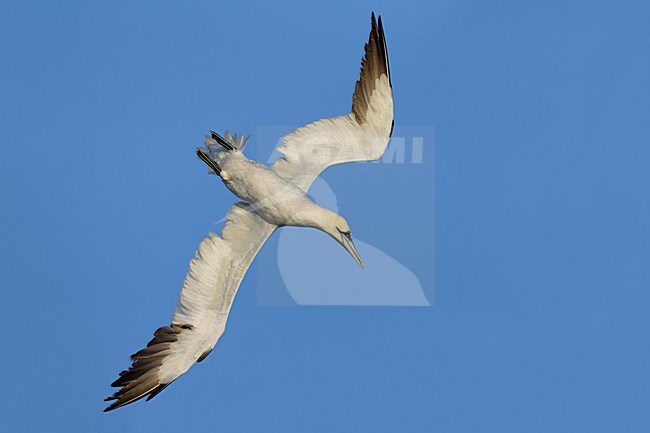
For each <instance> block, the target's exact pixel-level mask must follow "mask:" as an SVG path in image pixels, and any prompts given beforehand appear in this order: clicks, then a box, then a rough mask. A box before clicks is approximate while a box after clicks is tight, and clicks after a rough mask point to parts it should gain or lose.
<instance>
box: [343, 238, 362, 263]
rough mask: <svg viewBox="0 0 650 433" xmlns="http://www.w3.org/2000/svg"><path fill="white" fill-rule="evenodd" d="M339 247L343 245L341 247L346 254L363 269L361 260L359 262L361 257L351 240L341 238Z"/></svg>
mask: <svg viewBox="0 0 650 433" xmlns="http://www.w3.org/2000/svg"><path fill="white" fill-rule="evenodd" d="M341 245H343V247H344V248H345V249H346V250H348V253H350V255H351V256H352V257H353V258H354V260H355V261H356V262H357V263H358V264H359V266H361V267H362V268H363V260H361V256H360V255H359V252H358V251H357V247H355V246H354V242H353V241H352V238H348V237H346V236H341Z"/></svg>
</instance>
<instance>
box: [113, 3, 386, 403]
mask: <svg viewBox="0 0 650 433" xmlns="http://www.w3.org/2000/svg"><path fill="white" fill-rule="evenodd" d="M352 100H353V103H352V112H351V113H349V114H345V115H343V116H338V117H333V118H325V119H321V120H318V121H316V122H313V123H311V124H309V125H306V126H303V127H301V128H298V129H297V130H295V131H293V132H292V133H291V134H289V135H287V136H286V137H284V138H283V141H284V142H283V145H282V146H280V147H279V148H278V150H279V151H280V152H281V153H282V154H283V157H281V158H280V159H278V160H277V161H276V162H275V163H274V164H273V165H272V166H270V167H267V166H265V165H263V164H260V163H259V162H256V161H252V160H250V159H248V158H246V156H245V155H244V154H243V153H242V151H243V149H244V147H245V146H246V143H247V141H248V139H244V138H243V136H237V135H235V136H234V137H233V136H230V134H229V133H228V132H227V131H226V134H225V135H226V138H223V137H221V136H220V135H218V134H216V133H214V132H213V133H212V134H211V136H208V137H206V141H205V144H206V148H207V150H204V149H198V150H197V154H198V155H199V158H200V159H202V160H203V161H204V162H205V163H206V164H208V166H210V168H211V170H212V172H214V173H215V174H217V175H219V176H220V177H221V179H222V180H223V182H224V184H225V185H226V186H227V187H228V189H230V190H231V191H232V192H233V193H234V194H235V195H236V196H237V197H239V198H240V199H241V200H243V202H239V203H236V204H235V205H233V206H232V208H231V209H230V210H229V212H228V214H227V216H226V222H225V224H224V227H223V229H222V231H221V236H218V235H216V234H214V233H210V234H209V235H208V236H207V237H206V238H204V239H203V240H202V241H201V243H200V245H199V248H198V250H197V251H196V254H195V256H194V258H193V259H192V260H191V261H190V266H189V271H188V273H187V276H186V278H185V281H184V282H183V289H182V290H181V294H180V297H179V301H178V304H177V306H176V309H175V310H174V318H173V321H172V324H171V325H170V326H163V327H160V328H158V330H157V331H156V332H155V333H154V338H153V339H152V340H151V341H150V342H149V343H148V344H147V347H145V348H144V349H142V350H140V351H138V352H137V353H135V354H133V355H131V360H132V365H131V367H130V368H129V369H128V370H125V371H122V372H121V373H120V377H119V378H118V379H117V380H116V381H115V382H113V383H112V386H114V387H119V388H120V389H119V390H118V391H117V392H116V393H115V394H113V395H112V396H111V397H109V398H107V399H106V400H107V401H109V400H115V401H114V402H113V403H112V404H111V405H110V406H109V407H107V408H106V409H105V411H110V410H113V409H116V408H118V407H121V406H124V405H127V404H129V403H132V402H134V401H136V400H139V399H140V398H143V397H147V400H149V399H151V398H153V397H154V396H156V395H157V394H158V393H160V392H161V391H162V390H163V389H164V388H165V387H167V386H168V385H169V384H170V383H171V382H173V381H174V380H176V379H177V378H178V377H179V376H181V375H182V374H184V373H185V372H186V371H187V370H189V369H190V368H191V367H192V365H194V364H195V363H196V362H201V361H202V360H203V359H204V358H205V357H206V356H207V355H208V354H209V353H210V351H211V350H212V348H213V347H214V346H215V344H216V343H217V341H218V340H219V337H220V336H221V335H222V334H223V332H224V330H225V327H226V321H227V318H228V314H229V312H230V307H231V305H232V302H233V300H234V297H235V294H236V293H237V290H238V288H239V285H240V283H241V281H242V279H243V277H244V275H245V273H246V271H247V270H248V268H249V266H250V265H251V262H252V261H253V259H254V258H255V256H256V255H257V253H258V251H259V249H260V248H261V247H262V245H264V243H265V242H266V240H267V239H268V237H269V236H270V235H271V234H272V233H273V231H274V230H275V229H276V228H277V227H279V226H287V225H289V226H302V227H313V228H316V229H319V230H321V231H323V232H325V233H327V234H328V235H330V236H331V237H332V238H333V239H334V240H336V241H337V242H338V243H340V244H341V245H342V246H343V247H344V248H345V249H346V250H347V251H348V252H349V253H350V254H351V255H352V257H353V258H354V259H355V260H356V261H357V263H358V264H359V265H361V266H363V262H362V261H361V258H360V257H359V254H358V252H357V251H356V248H355V246H354V243H353V241H352V237H351V234H350V227H349V225H348V223H347V221H346V220H345V219H344V218H343V217H342V216H340V215H338V214H337V213H335V212H332V211H331V210H329V209H325V208H323V207H321V206H318V205H317V204H315V203H314V202H313V201H312V200H311V199H310V198H309V197H308V196H307V191H308V190H309V187H310V186H311V184H312V183H313V181H314V180H315V179H316V178H317V177H318V175H319V174H320V173H321V172H322V171H323V170H324V169H326V168H327V167H329V166H332V165H335V164H341V163H346V162H354V161H365V160H376V159H378V158H380V157H381V155H382V154H383V153H384V151H385V149H386V146H387V144H388V140H389V139H390V135H391V133H392V127H393V98H392V87H391V82H390V70H389V66H388V53H387V51H386V43H385V39H384V32H383V28H382V22H381V17H380V18H379V22H378V24H377V22H376V21H375V16H374V14H373V15H372V28H371V31H370V37H369V40H368V43H367V44H366V45H365V57H364V58H363V60H362V65H361V75H360V78H359V80H358V81H357V83H356V86H355V91H354V94H353V98H352Z"/></svg>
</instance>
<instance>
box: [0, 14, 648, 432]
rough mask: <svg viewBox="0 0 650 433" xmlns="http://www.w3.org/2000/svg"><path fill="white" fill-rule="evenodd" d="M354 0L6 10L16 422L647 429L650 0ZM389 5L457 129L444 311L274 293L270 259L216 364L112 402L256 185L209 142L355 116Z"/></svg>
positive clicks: (434, 121)
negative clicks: (202, 249) (229, 134)
mask: <svg viewBox="0 0 650 433" xmlns="http://www.w3.org/2000/svg"><path fill="white" fill-rule="evenodd" d="M350 3H351V2H331V1H330V2H322V3H310V4H302V3H295V4H290V3H277V4H276V3H271V2H268V3H267V2H254V3H247V4H244V5H241V4H236V5H235V4H234V2H227V3H225V2H223V3H218V2H189V3H185V2H171V1H163V2H121V3H116V2H111V4H109V3H106V2H72V1H67V2H6V1H3V2H1V3H0V29H2V30H1V32H2V37H1V38H0V56H1V58H2V63H1V65H0V95H1V96H0V131H1V135H0V143H1V145H2V147H1V150H2V157H1V158H0V246H1V248H0V287H1V289H2V299H3V302H1V303H0V314H1V317H2V319H3V323H4V332H3V344H2V348H3V349H2V356H1V357H0V371H2V373H3V381H2V387H0V408H1V409H0V424H1V425H2V429H3V431H12V432H17V431H30V432H34V431H65V432H76V431H79V432H87V431H95V432H115V431H121V432H129V431H143V430H144V431H157V432H166V431H191V430H197V431H224V432H267V431H268V432H283V433H286V432H300V433H304V432H355V433H358V432H373V433H377V432H397V431H400V432H402V431H403V432H424V431H438V432H445V433H454V432H470V433H481V432H500V433H503V432H522V431H524V432H545V433H546V432H583V431H584V432H590V433H595V432H614V431H615V432H647V431H648V429H650V412H649V411H648V410H647V408H648V405H649V404H650V367H649V366H650V350H649V348H648V341H650V316H649V315H648V303H650V293H649V291H648V287H649V282H650V271H649V269H650V267H649V266H648V262H649V260H650V225H649V224H648V221H650V200H648V185H649V184H650V170H648V167H650V147H649V146H648V142H649V138H650V123H649V122H648V113H649V112H650V86H648V77H649V76H650V59H649V57H648V55H647V42H648V40H649V38H650V30H649V28H648V26H647V23H648V21H650V7H649V6H648V4H647V2H640V1H639V2H633V1H629V2H627V1H626V2H616V3H615V2H607V3H604V2H592V1H589V2H587V1H584V2H580V1H569V2H508V1H503V2H490V4H488V2H466V1H448V2H439V1H433V2H409V1H405V2H366V1H360V2H354V3H353V4H350ZM371 10H375V11H377V12H379V13H381V14H382V16H383V18H384V22H385V27H386V36H387V41H388V44H389V51H390V60H391V70H392V73H393V79H392V81H393V87H394V92H395V104H396V105H395V115H396V121H395V123H396V127H399V126H404V127H406V126H413V125H423V126H431V127H433V128H435V136H436V137H435V138H436V154H435V166H434V168H435V232H436V233H435V245H434V246H435V258H434V257H433V256H431V257H430V258H429V257H428V256H427V257H424V258H422V260H429V259H430V260H429V262H428V265H429V266H431V267H434V266H435V304H434V306H433V307H424V308H395V307H382V308H367V307H365V308H363V307H262V306H258V303H257V290H256V289H257V284H259V282H257V281H256V280H255V269H253V272H252V273H251V276H250V277H249V278H247V279H246V280H245V281H244V283H243V284H242V287H241V290H240V293H239V295H238V297H237V299H236V302H235V305H234V307H233V310H232V315H231V318H230V321H229V325H228V329H227V331H226V333H225V335H224V336H223V338H222V339H221V340H220V342H219V344H218V346H217V348H216V350H215V351H214V353H213V354H212V355H211V356H210V357H209V358H207V360H206V362H204V363H203V364H201V365H200V366H198V367H197V368H195V369H193V370H192V371H191V372H190V373H189V374H187V375H186V376H184V377H183V378H182V379H181V380H179V381H177V382H176V383H174V384H173V385H172V386H171V387H170V388H169V389H168V390H166V391H165V392H163V393H162V394H160V395H159V396H158V397H156V399H154V400H152V401H151V402H149V403H147V404H142V403H141V404H136V405H133V406H131V407H128V408H126V409H122V410H119V411H116V412H113V413H110V414H104V413H101V410H102V409H103V407H104V402H103V401H102V399H103V398H104V397H105V396H106V395H108V393H109V392H110V389H109V387H108V385H109V384H110V382H111V381H112V380H113V379H114V378H115V375H116V373H117V372H118V371H119V370H120V369H122V368H124V367H126V366H127V363H128V358H127V357H128V355H129V354H130V353H132V352H133V351H135V350H137V349H138V348H140V347H141V346H142V345H143V344H144V343H146V341H148V339H149V338H150V335H151V332H152V331H153V330H154V329H155V328H156V327H157V326H159V325H162V324H165V323H168V322H169V320H170V318H171V313H172V308H173V306H174V304H175V302H176V299H177V296H178V290H179V289H180V285H181V282H182V279H183V277H184V274H185V272H186V269H187V263H188V261H189V259H190V258H191V256H192V254H193V252H194V250H195V248H196V245H197V244H198V241H199V240H200V239H201V238H202V237H203V236H204V235H205V233H206V232H207V231H208V230H213V229H214V222H215V221H216V220H218V219H219V218H221V217H222V216H223V214H224V212H225V210H226V209H227V207H228V206H230V204H231V203H232V202H233V197H232V196H231V195H230V193H229V192H228V191H226V190H225V189H224V188H221V187H219V185H218V184H216V183H215V179H214V178H208V177H207V176H206V175H205V168H204V167H202V166H201V164H200V163H199V162H198V161H197V160H196V158H195V156H194V154H193V148H194V147H195V146H196V145H197V144H199V143H200V140H201V137H202V135H203V134H204V133H205V131H206V130H207V129H209V128H214V129H225V128H230V129H234V130H239V131H248V132H252V133H255V131H256V130H257V128H258V127H260V126H263V125H300V124H304V123H307V122H309V121H311V120H314V119H316V118H319V117H323V116H331V115H336V114H340V113H343V112H344V111H345V110H347V109H348V108H349V105H350V94H351V91H352V86H353V82H354V80H355V79H356V76H357V70H358V64H359V57H360V53H361V47H362V44H363V42H364V40H365V39H366V37H367V33H368V21H369V20H368V18H369V14H370V11H371ZM254 146H255V143H252V144H251V147H254ZM253 152H254V151H253ZM350 170H353V169H350ZM335 173H336V172H334V173H332V174H330V173H326V175H325V177H326V179H327V181H328V182H330V185H331V186H332V188H333V189H334V190H340V189H341V188H342V187H343V186H344V185H343V184H342V183H340V181H337V176H335V175H334V174H335ZM341 173H342V172H341ZM351 173H352V171H351ZM339 179H340V178H339ZM373 181H375V182H378V185H381V178H380V177H379V176H375V177H372V176H370V177H368V178H367V180H365V181H364V182H367V183H366V185H365V186H364V188H368V190H370V189H372V188H373V186H374V184H373ZM375 187H376V186H375ZM357 188H358V187H357ZM362 190H363V189H361V188H360V189H358V191H359V192H361V191H362ZM420 191H421V190H420V189H419V188H417V187H416V186H414V185H411V184H405V185H403V192H402V193H403V194H404V196H409V197H412V199H413V200H418V199H421V197H419V193H420ZM375 194H376V193H375ZM339 206H340V207H341V210H342V211H344V212H347V213H349V214H352V215H356V217H355V221H356V222H358V223H357V224H356V227H355V231H359V230H364V229H363V227H364V224H363V223H362V222H361V219H363V216H364V212H363V209H361V210H360V209H359V207H360V206H362V203H358V202H355V201H354V200H346V201H345V202H339ZM364 208H367V211H366V215H365V216H366V218H367V219H368V220H369V219H370V217H371V216H373V213H372V208H371V207H367V206H366V207H364ZM433 223H434V222H433V220H430V219H428V218H423V217H421V216H420V215H410V216H409V219H408V222H402V221H392V220H391V221H390V224H386V227H385V229H386V230H387V231H388V232H389V233H396V232H397V233H399V230H400V225H401V224H406V225H408V226H409V227H413V226H414V227H417V226H420V227H426V225H427V224H433ZM357 227H358V228H357ZM369 227H372V229H365V230H366V232H365V233H363V236H364V238H365V239H367V240H369V241H372V240H375V239H378V238H379V237H380V236H381V232H380V231H379V230H378V228H377V224H374V225H371V226H369ZM390 239H392V241H391V240H390ZM377 242H383V244H382V247H383V248H384V249H391V245H392V248H394V250H395V251H403V250H404V240H403V239H401V238H400V237H399V236H395V235H394V234H392V235H387V238H386V239H385V240H382V241H377ZM264 253H268V254H272V253H273V251H272V250H268V251H266V250H265V251H263V254H264Z"/></svg>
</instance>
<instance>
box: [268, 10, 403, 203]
mask: <svg viewBox="0 0 650 433" xmlns="http://www.w3.org/2000/svg"><path fill="white" fill-rule="evenodd" d="M392 131H393V90H392V86H391V82H390V69H389V66H388V52H387V51H386V41H385V39H384V29H383V26H382V23H381V17H379V24H378V25H377V22H376V21H375V15H374V14H373V15H372V28H371V30H370V37H369V39H368V43H367V44H366V46H365V56H364V58H363V59H362V61H361V76H360V78H359V81H357V84H356V86H355V89H354V95H353V96H352V112H351V113H350V114H346V115H344V116H339V117H332V118H326V119H321V120H318V121H316V122H314V123H310V124H309V125H306V126H303V127H301V128H298V129H296V130H295V131H293V132H292V133H290V134H289V135H287V136H285V137H284V138H283V144H282V145H281V146H280V147H278V151H280V152H281V153H282V154H283V157H281V158H279V159H278V160H277V161H276V162H275V163H274V164H273V166H272V169H273V171H274V172H275V173H276V174H277V175H279V176H280V177H282V178H284V179H285V180H287V181H289V182H291V183H292V184H294V185H296V186H297V187H298V188H300V189H302V190H303V191H305V192H306V191H307V190H308V189H309V187H310V186H311V184H312V182H313V181H314V180H315V179H316V177H318V175H319V174H320V173H321V172H322V171H323V170H324V169H326V168H327V167H329V166H331V165H335V164H341V163H345V162H353V161H368V160H376V159H379V158H380V157H381V155H382V154H383V153H384V150H385V149H386V146H387V144H388V140H389V139H390V135H391V133H392Z"/></svg>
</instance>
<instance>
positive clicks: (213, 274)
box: [105, 203, 276, 412]
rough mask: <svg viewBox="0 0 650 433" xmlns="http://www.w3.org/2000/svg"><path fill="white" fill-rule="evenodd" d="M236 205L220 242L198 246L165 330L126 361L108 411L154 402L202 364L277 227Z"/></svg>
mask: <svg viewBox="0 0 650 433" xmlns="http://www.w3.org/2000/svg"><path fill="white" fill-rule="evenodd" d="M248 207H249V205H248V204H245V203H237V204H235V205H234V206H233V207H232V208H231V209H230V211H229V212H228V216H227V219H226V223H225V225H224V228H223V230H222V231H221V237H219V236H217V235H216V234H214V233H210V235H209V236H207V237H206V238H204V239H203V241H201V244H200V245H199V248H198V250H197V251H196V254H195V256H194V258H193V259H192V260H191V261H190V269H189V272H188V273H187V276H186V277H185V281H184V283H183V290H182V291H181V294H180V299H179V302H178V305H177V306H176V309H175V311H174V320H173V322H172V324H171V325H170V326H163V327H161V328H158V330H157V331H156V332H155V333H154V337H153V339H152V340H151V341H150V342H149V344H147V347H145V348H144V349H142V350H140V351H139V352H137V353H135V354H133V355H131V361H132V365H131V367H130V368H129V369H128V370H126V371H122V372H121V373H120V377H119V378H118V379H117V380H116V381H115V382H113V384H112V385H111V386H113V387H119V388H120V389H119V390H118V391H117V392H116V393H115V394H113V395H112V396H111V397H109V398H107V399H106V400H107V401H110V400H114V401H113V403H112V404H111V405H110V406H108V407H107V408H106V409H105V412H106V411H110V410H113V409H116V408H118V407H121V406H124V405H127V404H129V403H132V402H134V401H136V400H139V399H141V398H143V397H147V400H149V399H151V398H153V397H154V396H156V395H157V394H158V393H159V392H160V391H162V390H163V389H164V388H165V387H166V386H167V385H169V384H170V383H171V382H172V381H174V380H176V379H177V378H178V377H179V376H181V375H182V374H184V373H185V372H186V371H187V370H189V369H190V367H192V365H194V363H195V362H201V361H202V360H203V358H205V357H206V356H207V355H208V354H209V353H210V351H211V350H212V348H213V347H214V345H215V344H216V343H217V340H218V339H219V337H220V336H221V334H222V333H223V331H224V329H225V326H226V319H227V318H228V312H229V311H230V306H231V304H232V301H233V299H234V297H235V294H236V293H237V289H238V288H239V284H240V283H241V280H242V279H243V277H244V274H245V273H246V271H247V270H248V267H249V266H250V264H251V262H252V261H253V259H254V258H255V256H256V255H257V252H258V251H259V249H260V248H261V247H262V245H263V244H264V242H266V239H268V237H269V236H270V235H271V233H273V230H275V228H276V226H274V225H272V224H269V223H267V222H266V221H264V220H263V219H262V218H260V217H259V216H258V215H257V214H255V213H254V212H252V211H250V210H249V209H248Z"/></svg>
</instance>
